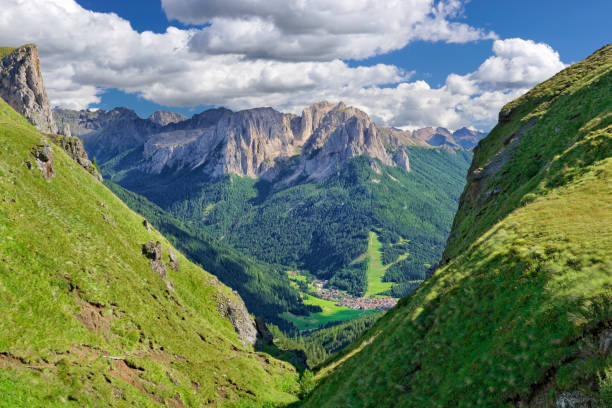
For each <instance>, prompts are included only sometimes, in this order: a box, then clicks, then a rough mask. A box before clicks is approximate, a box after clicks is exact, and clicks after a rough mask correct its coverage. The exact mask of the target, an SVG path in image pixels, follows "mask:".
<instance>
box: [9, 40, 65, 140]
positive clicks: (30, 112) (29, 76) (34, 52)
mask: <svg viewBox="0 0 612 408" xmlns="http://www.w3.org/2000/svg"><path fill="white" fill-rule="evenodd" d="M0 97H2V99H4V100H5V101H6V102H7V103H8V104H9V105H11V106H12V107H13V109H15V110H16V111H17V112H19V113H20V114H22V115H23V116H25V118H26V119H28V121H30V123H32V124H33V125H34V126H36V128H38V130H40V131H41V132H45V133H57V126H56V124H55V121H54V120H53V115H52V114H51V106H50V104H49V98H47V92H46V91H45V87H44V85H43V77H42V72H41V70H40V60H39V58H38V49H37V48H36V46H35V45H33V44H28V45H24V46H21V47H19V48H16V49H15V50H14V51H13V52H11V53H9V54H8V55H6V56H5V57H4V58H2V60H0Z"/></svg>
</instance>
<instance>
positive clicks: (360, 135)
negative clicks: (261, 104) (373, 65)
mask: <svg viewBox="0 0 612 408" xmlns="http://www.w3.org/2000/svg"><path fill="white" fill-rule="evenodd" d="M189 122H190V121H186V122H183V123H180V124H178V126H174V127H172V128H171V129H172V130H170V131H168V132H163V133H159V134H157V135H155V136H153V137H151V138H150V139H149V140H147V142H146V143H145V145H144V155H143V156H144V158H145V160H144V162H143V163H142V165H141V170H142V171H144V172H145V173H152V174H159V173H161V172H162V171H164V169H171V168H172V169H176V168H188V169H192V170H195V169H199V170H201V171H202V172H204V173H205V174H207V175H208V176H210V177H213V178H217V177H220V176H222V175H223V174H227V173H233V174H238V175H242V176H250V177H262V178H264V179H267V180H275V179H276V178H277V177H278V176H279V173H280V172H281V169H282V168H283V167H284V166H285V165H286V164H287V163H288V162H290V164H291V167H292V170H291V171H290V173H291V174H290V175H289V177H288V178H287V179H286V180H285V182H290V181H291V180H294V179H298V178H303V177H307V178H309V179H312V180H321V179H323V178H325V177H327V176H328V175H329V174H331V173H332V172H334V171H336V167H337V165H338V164H340V163H341V162H343V161H346V160H348V159H350V158H352V157H356V156H359V155H368V156H370V157H373V158H377V159H379V160H380V161H381V162H382V163H384V164H387V165H394V164H393V161H392V159H391V157H390V156H389V154H388V153H387V151H386V149H385V146H384V144H383V142H382V140H381V138H380V137H379V136H378V128H377V127H376V125H375V124H374V123H373V122H372V121H371V120H370V118H369V117H368V115H366V114H365V113H364V112H362V111H360V110H359V109H356V108H352V107H347V106H345V105H344V104H343V103H340V104H338V105H332V104H330V103H327V102H322V103H318V104H315V105H312V106H311V107H309V108H306V109H304V111H303V112H302V116H295V115H291V114H283V113H280V112H277V111H275V110H274V109H271V108H258V109H250V110H246V111H241V112H236V113H231V112H223V113H222V114H220V115H219V117H218V121H217V122H216V123H213V124H211V126H209V127H207V128H199V129H191V128H190V124H189Z"/></svg>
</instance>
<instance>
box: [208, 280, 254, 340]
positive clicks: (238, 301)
mask: <svg viewBox="0 0 612 408" xmlns="http://www.w3.org/2000/svg"><path fill="white" fill-rule="evenodd" d="M233 295H234V296H233V297H234V299H232V298H231V297H229V296H222V295H220V296H219V297H218V298H217V310H218V311H219V314H220V315H221V317H224V318H227V319H229V321H230V322H232V326H234V330H236V333H238V336H240V340H241V341H242V344H243V345H245V346H246V345H247V344H249V345H251V346H252V345H254V344H255V343H256V342H257V328H256V326H255V321H254V320H253V318H252V317H251V315H250V314H249V311H248V310H247V308H246V306H245V305H244V301H243V300H242V298H241V297H240V295H238V292H236V291H234V292H233Z"/></svg>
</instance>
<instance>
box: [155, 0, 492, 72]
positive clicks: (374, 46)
mask: <svg viewBox="0 0 612 408" xmlns="http://www.w3.org/2000/svg"><path fill="white" fill-rule="evenodd" d="M162 7H163V8H164V10H165V12H166V14H167V16H168V18H170V19H176V20H179V21H181V22H183V23H187V24H197V25H206V26H205V27H204V28H202V29H200V30H198V31H196V32H195V34H194V36H193V38H192V41H191V43H190V45H191V47H192V49H193V50H194V51H197V52H200V53H203V54H228V53H230V54H238V55H243V56H245V57H248V58H267V59H278V60H282V61H287V60H293V61H330V60H333V59H337V58H340V59H362V58H366V57H370V56H373V55H378V54H383V53H386V52H389V51H393V50H397V49H401V48H403V47H404V46H405V45H406V44H408V43H409V42H412V41H415V40H429V41H447V42H459V43H464V42H469V41H476V40H480V39H484V38H495V37H496V36H495V34H494V33H491V32H485V31H483V30H481V29H478V28H474V27H471V26H469V25H467V24H464V23H460V22H451V21H450V20H449V19H452V18H455V17H457V16H458V15H460V14H461V11H462V8H463V2H462V1H459V0H441V1H437V2H436V1H434V0H389V1H383V2H381V1H379V0H359V1H355V0H299V1H287V0H250V1H244V0H162Z"/></svg>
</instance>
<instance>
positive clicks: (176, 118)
mask: <svg viewBox="0 0 612 408" xmlns="http://www.w3.org/2000/svg"><path fill="white" fill-rule="evenodd" d="M149 120H150V121H152V122H154V123H157V124H158V125H160V126H166V125H169V124H170V123H179V122H182V121H184V120H187V118H186V117H185V116H183V115H181V114H180V113H176V112H168V111H163V110H158V111H155V112H153V114H151V116H149Z"/></svg>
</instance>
